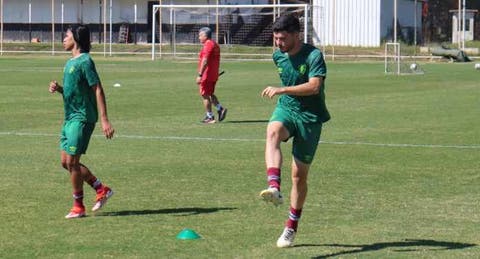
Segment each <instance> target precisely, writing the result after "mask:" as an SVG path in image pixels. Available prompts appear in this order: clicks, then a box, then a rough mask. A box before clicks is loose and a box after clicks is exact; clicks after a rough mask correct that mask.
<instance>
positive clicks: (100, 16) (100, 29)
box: [82, 0, 102, 44]
mask: <svg viewBox="0 0 480 259" xmlns="http://www.w3.org/2000/svg"><path fill="white" fill-rule="evenodd" d="M82 2H83V0H82ZM100 43H102V0H98V44H100Z"/></svg>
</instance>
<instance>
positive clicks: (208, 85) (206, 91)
mask: <svg viewBox="0 0 480 259" xmlns="http://www.w3.org/2000/svg"><path fill="white" fill-rule="evenodd" d="M216 84H217V82H216V81H202V82H201V83H200V95H202V96H205V95H208V96H210V95H212V94H213V93H214V92H215V85H216Z"/></svg>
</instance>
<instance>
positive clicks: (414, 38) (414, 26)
mask: <svg viewBox="0 0 480 259" xmlns="http://www.w3.org/2000/svg"><path fill="white" fill-rule="evenodd" d="M414 10H415V12H414V14H415V17H414V19H413V30H414V31H413V46H414V49H413V56H414V57H415V56H417V13H418V12H417V0H415V7H414Z"/></svg>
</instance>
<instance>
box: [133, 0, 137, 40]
mask: <svg viewBox="0 0 480 259" xmlns="http://www.w3.org/2000/svg"><path fill="white" fill-rule="evenodd" d="M133 23H134V26H135V27H134V30H135V36H134V38H135V39H134V42H135V44H137V2H136V1H135V4H134V5H133Z"/></svg>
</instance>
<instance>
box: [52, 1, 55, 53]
mask: <svg viewBox="0 0 480 259" xmlns="http://www.w3.org/2000/svg"><path fill="white" fill-rule="evenodd" d="M52 55H55V0H52Z"/></svg>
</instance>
